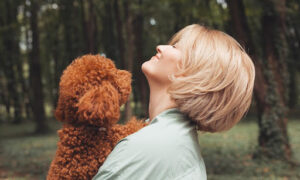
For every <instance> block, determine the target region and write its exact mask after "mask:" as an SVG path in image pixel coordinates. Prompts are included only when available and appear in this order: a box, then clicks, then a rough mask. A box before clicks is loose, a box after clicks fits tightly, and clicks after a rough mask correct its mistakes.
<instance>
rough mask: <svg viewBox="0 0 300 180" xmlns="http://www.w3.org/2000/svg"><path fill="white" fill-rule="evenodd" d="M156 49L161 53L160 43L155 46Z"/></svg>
mask: <svg viewBox="0 0 300 180" xmlns="http://www.w3.org/2000/svg"><path fill="white" fill-rule="evenodd" d="M156 51H157V52H158V53H161V52H162V45H158V46H156Z"/></svg>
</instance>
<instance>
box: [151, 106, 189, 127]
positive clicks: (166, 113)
mask: <svg viewBox="0 0 300 180" xmlns="http://www.w3.org/2000/svg"><path fill="white" fill-rule="evenodd" d="M170 115H175V116H180V117H184V115H183V114H182V113H181V112H180V111H179V110H178V109H177V108H171V109H167V110H165V111H163V112H161V113H159V114H158V115H157V116H155V117H154V118H153V119H152V121H151V122H150V124H153V123H156V122H158V121H159V120H160V119H162V118H163V117H165V116H170ZM164 119H168V118H164ZM176 119H177V118H176ZM178 119H182V118H178ZM149 121H150V119H147V120H146V122H149Z"/></svg>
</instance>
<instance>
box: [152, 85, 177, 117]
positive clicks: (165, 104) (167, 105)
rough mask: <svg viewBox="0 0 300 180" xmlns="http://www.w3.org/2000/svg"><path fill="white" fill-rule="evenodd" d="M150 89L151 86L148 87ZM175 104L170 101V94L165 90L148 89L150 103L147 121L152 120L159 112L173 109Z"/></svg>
mask: <svg viewBox="0 0 300 180" xmlns="http://www.w3.org/2000/svg"><path fill="white" fill-rule="evenodd" d="M150 87H151V86H150ZM175 107H177V106H176V103H175V102H174V101H173V100H172V99H171V96H170V94H169V93H168V92H167V87H166V88H155V87H153V86H152V87H151V88H150V101H149V119H150V121H152V119H153V118H154V117H155V116H157V115H158V114H160V113H161V112H163V111H165V110H167V109H171V108H175Z"/></svg>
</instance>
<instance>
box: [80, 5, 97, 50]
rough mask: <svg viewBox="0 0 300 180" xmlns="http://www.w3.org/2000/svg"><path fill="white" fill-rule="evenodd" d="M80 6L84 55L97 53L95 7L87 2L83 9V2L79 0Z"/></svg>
mask: <svg viewBox="0 0 300 180" xmlns="http://www.w3.org/2000/svg"><path fill="white" fill-rule="evenodd" d="M81 6H82V19H83V30H84V31H83V32H84V37H85V44H86V53H92V54H94V53H96V52H97V46H96V40H97V19H96V14H95V5H94V2H93V0H88V1H87V8H85V7H86V6H85V1H83V0H81Z"/></svg>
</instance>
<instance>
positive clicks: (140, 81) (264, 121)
mask: <svg viewBox="0 0 300 180" xmlns="http://www.w3.org/2000/svg"><path fill="white" fill-rule="evenodd" d="M193 23H198V24H201V25H205V26H207V27H210V28H213V29H218V30H221V31H225V32H226V33H228V34H230V35H232V36H233V37H235V38H236V39H237V41H239V42H240V44H241V45H242V46H243V47H244V48H245V50H246V51H247V52H248V53H249V55H250V56H251V58H252V60H253V61H254V63H255V68H256V82H255V88H254V97H253V104H252V106H251V108H250V110H249V112H248V115H247V116H246V117H245V118H244V119H243V120H242V121H241V123H239V124H238V125H237V126H236V127H234V128H233V129H232V130H230V131H228V132H224V133H218V134H209V133H201V132H199V143H200V146H201V148H202V151H203V152H202V155H203V157H204V160H205V163H206V167H207V173H208V178H209V179H300V168H299V161H300V139H299V137H300V104H299V99H300V96H299V93H300V85H299V83H300V80H299V76H300V62H299V58H300V48H299V45H300V44H299V43H300V1H299V0H263V1H261V0H160V1H159V0H131V1H129V0H44V1H38V0H1V1H0V55H1V56H0V179H45V176H46V174H47V171H48V168H49V164H50V162H51V160H52V159H53V157H54V154H55V151H56V143H57V141H58V136H57V134H56V130H57V129H59V128H60V127H61V124H60V123H59V122H57V121H56V120H55V118H54V113H53V112H54V110H55V107H56V103H57V98H58V84H59V79H60V76H61V74H62V72H63V70H64V69H65V68H66V66H67V65H68V64H70V63H71V62H72V60H74V59H75V58H76V57H78V56H81V55H84V54H87V53H91V54H101V55H103V56H106V57H108V58H110V59H112V60H114V62H115V64H116V66H117V67H118V68H120V69H126V70H129V71H130V72H131V73H132V74H133V83H132V86H133V92H132V95H131V98H130V102H129V103H127V104H126V105H125V106H123V107H122V108H121V110H122V118H121V122H126V120H127V119H128V118H129V117H131V116H133V115H135V116H137V117H139V118H147V111H148V107H147V106H148V95H149V89H148V84H147V81H146V79H145V77H144V75H143V74H142V72H141V69H140V68H141V64H142V63H143V62H144V61H147V60H148V59H149V58H150V57H151V56H153V55H154V54H155V53H156V51H155V47H156V46H157V45H158V44H167V43H168V40H169V39H170V38H171V36H172V35H173V34H174V33H175V32H177V31H178V30H180V29H181V28H183V27H184V26H186V25H189V24H193Z"/></svg>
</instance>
